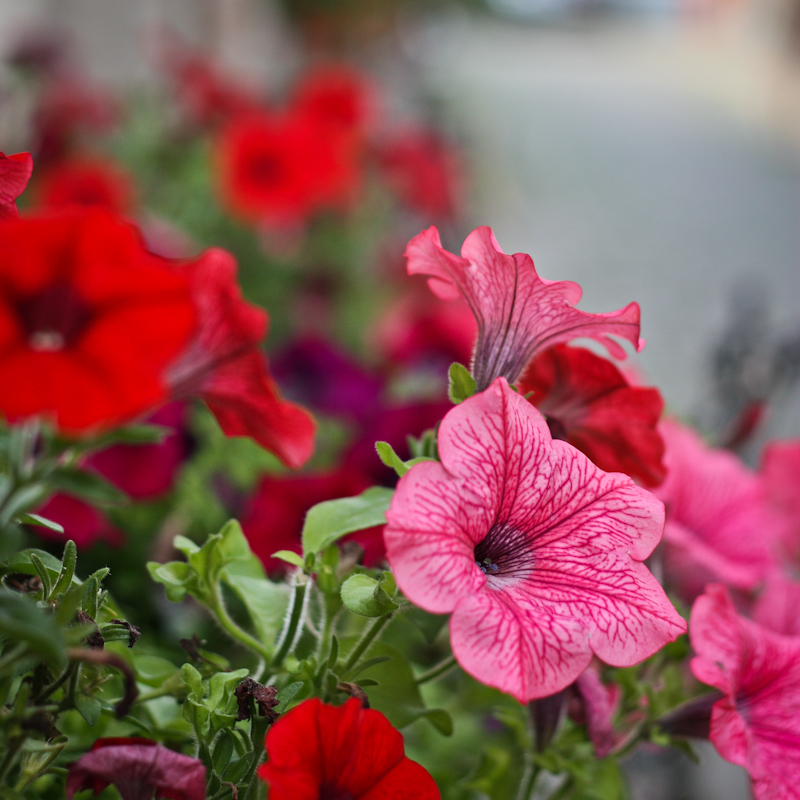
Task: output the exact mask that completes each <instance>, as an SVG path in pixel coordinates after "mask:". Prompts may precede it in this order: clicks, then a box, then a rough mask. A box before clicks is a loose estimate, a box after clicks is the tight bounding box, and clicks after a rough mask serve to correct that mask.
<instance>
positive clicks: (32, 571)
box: [0, 548, 61, 585]
mask: <svg viewBox="0 0 800 800" xmlns="http://www.w3.org/2000/svg"><path fill="white" fill-rule="evenodd" d="M33 555H35V556H36V557H37V558H38V559H39V561H40V562H41V563H42V564H44V566H45V567H46V569H47V572H48V573H49V575H50V582H51V584H53V585H55V582H56V581H57V580H58V576H59V575H60V574H61V562H60V561H59V560H58V559H57V558H56V557H55V556H54V555H52V554H50V553H48V552H46V551H45V550H38V549H36V548H30V549H28V550H21V551H20V552H18V553H15V554H14V555H13V556H11V557H10V558H7V559H6V560H5V561H4V562H3V565H2V568H0V574H2V575H12V574H14V573H15V572H21V573H23V574H25V575H38V574H39V572H38V570H37V569H36V567H35V566H34V563H33V561H32V559H31V556H33Z"/></svg>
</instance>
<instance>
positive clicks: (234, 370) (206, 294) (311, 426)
mask: <svg viewBox="0 0 800 800" xmlns="http://www.w3.org/2000/svg"><path fill="white" fill-rule="evenodd" d="M181 272H182V274H183V275H185V276H186V278H187V279H188V281H189V284H190V291H191V298H192V303H193V304H194V308H195V310H196V313H197V319H198V327H197V331H196V333H195V335H194V337H193V339H192V340H191V342H190V343H189V346H188V348H187V349H186V351H185V352H184V353H183V355H182V356H181V357H180V358H179V359H178V360H177V361H176V362H174V363H173V364H172V365H171V366H170V368H169V371H168V375H167V380H168V382H169V385H170V387H171V392H172V396H173V397H174V398H178V399H186V398H190V397H202V398H203V400H205V401H206V403H208V407H209V408H210V409H211V411H212V412H213V414H214V416H215V417H216V418H217V421H218V422H219V424H220V426H221V428H222V430H223V431H225V433H226V434H227V435H228V436H250V437H251V438H253V439H255V440H256V441H257V442H258V443H259V444H260V445H261V446H262V447H265V448H266V449H267V450H270V451H271V452H273V453H275V454H276V455H277V456H278V457H279V458H280V459H281V460H282V461H283V462H284V463H285V464H287V465H288V466H290V467H299V466H302V465H303V464H304V463H305V462H306V461H308V459H309V458H310V457H311V453H312V452H313V449H314V432H315V427H316V426H315V423H314V420H313V418H312V417H311V416H310V414H309V413H308V412H307V411H306V410H305V409H303V408H301V407H300V406H298V405H295V404H294V403H290V402H288V401H286V400H284V399H282V398H281V396H280V394H279V392H278V389H277V386H276V385H275V383H274V382H273V380H272V378H271V377H270V375H269V372H268V370H267V363H266V357H265V356H264V354H263V353H262V351H261V349H260V346H259V344H260V342H261V340H262V339H263V338H264V336H265V335H266V331H267V315H266V312H264V311H263V310H262V309H260V308H257V307H256V306H253V305H251V304H250V303H247V302H246V301H245V300H244V299H243V298H242V295H241V291H240V289H239V286H238V284H237V282H236V261H235V260H234V258H233V256H231V255H230V253H227V252H225V251H224V250H217V249H211V250H208V251H207V252H206V253H204V254H203V255H202V256H201V257H200V258H199V259H197V260H196V261H193V262H189V263H188V264H186V265H185V266H183V267H182V268H181Z"/></svg>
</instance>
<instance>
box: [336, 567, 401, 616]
mask: <svg viewBox="0 0 800 800" xmlns="http://www.w3.org/2000/svg"><path fill="white" fill-rule="evenodd" d="M342 602H343V603H344V604H345V606H346V607H347V608H348V609H350V611H352V612H353V613H354V614H359V615H360V616H362V617H382V616H384V614H389V613H390V612H392V611H394V610H395V609H396V608H397V603H395V602H394V600H392V598H391V597H389V595H388V594H387V593H386V592H385V591H384V589H383V587H382V585H381V582H380V581H377V580H375V578H370V576H369V575H358V574H356V575H351V576H350V577H349V578H348V579H347V580H346V581H345V582H344V583H343V584H342Z"/></svg>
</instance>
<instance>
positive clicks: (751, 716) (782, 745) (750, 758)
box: [689, 584, 800, 800]
mask: <svg viewBox="0 0 800 800" xmlns="http://www.w3.org/2000/svg"><path fill="white" fill-rule="evenodd" d="M689 636H690V638H691V641H692V647H693V648H694V650H695V652H696V653H697V657H696V658H694V659H692V662H691V668H692V672H693V673H694V675H695V677H696V678H697V679H698V680H700V681H702V682H703V683H707V684H708V685H709V686H714V687H716V688H717V689H720V690H721V691H722V692H724V693H725V697H724V698H723V699H721V700H719V701H718V702H716V703H715V704H714V706H713V708H712V711H711V728H710V736H709V738H710V739H711V741H712V742H713V743H714V746H715V747H716V748H717V751H718V752H719V754H720V755H721V756H722V757H723V758H725V759H727V760H728V761H732V762H733V763H734V764H738V765H739V766H742V767H744V768H745V769H746V770H747V771H748V772H749V773H750V777H751V778H752V781H753V793H754V794H755V796H756V800H790V798H798V797H800V728H798V724H797V721H798V719H800V637H794V636H781V635H780V634H777V633H772V632H771V631H768V630H765V629H764V628H762V627H761V626H760V625H757V624H756V623H754V622H751V621H750V620H747V619H744V618H743V617H740V616H738V615H737V613H736V609H735V608H734V606H733V603H732V602H731V599H730V597H729V595H728V592H727V589H726V588H725V587H724V586H722V585H721V584H712V585H710V586H707V587H706V591H705V594H703V595H702V596H700V597H699V598H698V599H697V600H696V601H695V604H694V606H693V608H692V615H691V619H690V622H689Z"/></svg>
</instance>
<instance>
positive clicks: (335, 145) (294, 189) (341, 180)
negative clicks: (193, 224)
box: [217, 111, 361, 227]
mask: <svg viewBox="0 0 800 800" xmlns="http://www.w3.org/2000/svg"><path fill="white" fill-rule="evenodd" d="M217 149H218V159H217V163H218V178H219V186H220V192H221V195H222V199H223V202H224V203H225V204H226V205H227V206H228V208H229V209H230V210H231V212H232V213H234V214H236V215H238V216H240V217H242V218H243V219H245V220H248V221H251V222H256V223H262V224H265V225H267V226H272V227H281V226H284V227H291V226H296V225H299V224H302V223H304V222H306V221H307V220H308V219H309V218H310V217H311V216H312V215H314V214H315V213H317V212H319V211H321V210H322V209H326V208H341V207H343V206H346V205H348V204H349V202H350V200H351V199H352V197H353V196H354V193H355V192H356V191H357V189H358V186H359V184H360V182H361V170H360V166H359V164H358V161H357V158H356V152H355V147H354V142H353V140H352V137H351V136H350V135H349V134H348V133H346V132H345V133H343V134H342V133H339V132H338V131H336V130H333V129H330V128H328V127H325V126H321V125H319V124H318V123H317V122H316V121H315V119H314V118H313V117H312V116H310V115H308V114H297V113H294V114H277V113H270V112H267V111H263V112H261V113H253V114H248V115H245V116H241V117H239V118H237V119H235V120H233V121H232V122H231V123H230V124H229V125H228V126H227V127H226V128H225V130H224V131H223V132H222V134H221V136H220V139H219V142H218V148H217Z"/></svg>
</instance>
